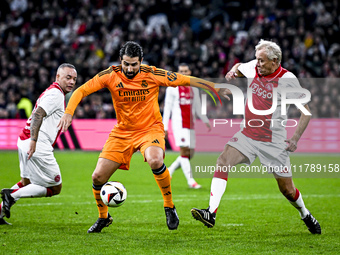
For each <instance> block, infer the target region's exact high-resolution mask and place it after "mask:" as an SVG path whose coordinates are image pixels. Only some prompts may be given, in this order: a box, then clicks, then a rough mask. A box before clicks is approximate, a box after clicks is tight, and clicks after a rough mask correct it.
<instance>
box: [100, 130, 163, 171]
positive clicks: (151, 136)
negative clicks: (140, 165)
mask: <svg viewBox="0 0 340 255" xmlns="http://www.w3.org/2000/svg"><path fill="white" fill-rule="evenodd" d="M164 136H165V134H164V129H163V126H162V125H155V126H153V127H151V128H148V129H144V130H138V131H126V130H121V129H117V128H114V129H113V130H112V131H111V133H110V135H109V138H108V139H107V140H106V143H105V145H104V147H103V150H102V152H101V153H100V155H99V157H100V158H106V159H109V160H112V161H115V162H117V163H120V164H121V166H120V167H119V169H124V170H129V167H130V160H131V157H132V155H133V153H135V152H136V151H138V150H140V152H141V153H142V155H143V157H144V151H145V150H146V148H148V147H150V146H157V147H160V148H162V149H163V151H165V139H164ZM144 161H146V160H145V157H144Z"/></svg>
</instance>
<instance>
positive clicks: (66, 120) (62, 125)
mask: <svg viewBox="0 0 340 255" xmlns="http://www.w3.org/2000/svg"><path fill="white" fill-rule="evenodd" d="M71 123H72V115H71V114H68V113H64V115H63V116H62V117H61V119H60V121H59V124H58V126H57V128H58V130H60V129H61V131H62V132H66V131H67V129H68V127H69V126H70V125H71Z"/></svg>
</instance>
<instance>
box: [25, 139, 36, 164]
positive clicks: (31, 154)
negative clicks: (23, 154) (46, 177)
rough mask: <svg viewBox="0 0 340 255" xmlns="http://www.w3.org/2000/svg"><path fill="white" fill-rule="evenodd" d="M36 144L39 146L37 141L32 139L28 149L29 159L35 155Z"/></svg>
mask: <svg viewBox="0 0 340 255" xmlns="http://www.w3.org/2000/svg"><path fill="white" fill-rule="evenodd" d="M36 146H37V142H36V141H33V140H31V142H30V146H29V148H28V151H27V155H28V157H27V159H28V160H29V159H30V158H31V157H32V156H33V153H34V152H35V147H36Z"/></svg>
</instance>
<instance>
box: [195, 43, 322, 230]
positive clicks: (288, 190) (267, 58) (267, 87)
mask: <svg viewBox="0 0 340 255" xmlns="http://www.w3.org/2000/svg"><path fill="white" fill-rule="evenodd" d="M255 50H256V53H255V56H256V60H253V61H250V62H248V63H238V64H236V65H234V66H233V67H232V69H231V70H230V71H229V72H228V73H227V74H226V79H227V80H228V81H230V80H231V79H234V78H236V77H243V76H245V77H246V78H248V89H251V91H252V101H253V106H254V108H255V109H257V110H268V109H271V106H272V100H273V99H272V97H273V88H277V91H278V97H277V108H276V110H275V111H274V112H273V113H272V114H268V115H256V114H254V113H252V111H251V110H250V109H249V103H247V104H246V107H245V116H244V123H245V124H244V127H243V129H241V130H240V131H239V132H238V133H236V134H235V135H234V136H233V137H232V138H231V139H230V140H229V142H228V143H227V145H226V146H225V148H224V151H223V152H222V153H221V155H220V156H219V158H218V159H217V168H219V167H223V166H224V167H233V166H235V165H237V164H241V163H244V164H251V163H253V162H254V160H255V158H256V157H259V159H260V162H261V164H262V165H264V166H266V167H267V168H268V169H270V168H272V169H275V170H276V171H274V172H273V174H274V177H275V179H276V181H277V183H278V186H279V189H280V191H281V193H282V194H283V195H284V196H285V197H286V198H287V199H288V201H289V202H290V203H291V204H292V205H293V206H294V207H295V208H296V209H297V210H298V212H299V214H300V216H301V219H302V220H303V221H304V223H305V224H306V226H307V227H308V229H309V231H310V232H311V233H312V234H321V227H320V224H319V223H318V221H317V220H316V219H315V218H314V217H313V215H312V214H311V213H310V212H309V211H308V210H307V208H306V206H305V204H304V202H303V199H302V195H301V193H300V192H299V190H298V189H297V188H295V186H294V183H293V180H292V173H291V171H290V159H289V153H290V152H294V151H295V150H296V149H297V142H298V141H299V139H300V137H301V136H302V134H303V132H304V130H305V129H306V127H307V125H308V122H309V120H310V115H307V114H306V115H305V114H304V113H303V111H302V110H300V112H301V116H300V119H299V122H298V124H297V128H296V130H295V133H294V134H293V136H292V137H291V138H289V139H287V134H286V131H285V127H284V126H282V125H281V123H282V122H281V121H282V120H285V119H286V116H285V115H281V94H280V91H283V90H286V91H289V89H292V88H301V86H300V84H299V81H298V80H297V78H296V76H295V75H294V74H293V73H291V72H289V71H288V70H286V69H284V68H282V67H281V64H280V63H281V58H282V52H281V49H280V47H279V46H278V45H277V44H276V43H274V42H271V41H265V40H260V42H259V43H258V45H257V46H256V47H255ZM288 88H289V89H288ZM220 93H222V94H223V91H221V92H220ZM302 97H303V93H298V92H295V93H287V98H288V99H298V98H302ZM304 107H305V108H306V110H307V111H308V112H310V110H309V107H308V105H307V104H305V105H304ZM302 109H303V108H302ZM303 110H304V111H305V109H303ZM267 120H275V124H276V125H275V124H274V125H272V122H271V121H267ZM276 120H279V121H276ZM249 121H250V122H249ZM256 122H257V123H256ZM249 123H251V124H249ZM277 123H280V124H277ZM261 124H263V125H262V126H261ZM220 169H222V168H220ZM227 179H228V172H227V171H225V172H223V171H216V172H215V173H214V177H213V179H212V182H211V193H210V201H209V207H208V209H202V210H200V209H196V208H193V209H191V213H192V215H193V217H194V218H195V219H196V220H199V221H201V222H202V223H203V224H204V225H206V226H207V227H213V226H214V225H215V218H216V212H217V209H218V206H219V204H220V201H221V198H222V195H223V194H224V192H225V190H226V186H227Z"/></svg>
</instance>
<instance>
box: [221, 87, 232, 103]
mask: <svg viewBox="0 0 340 255" xmlns="http://www.w3.org/2000/svg"><path fill="white" fill-rule="evenodd" d="M218 93H219V94H220V95H221V96H223V97H224V98H226V99H227V100H228V101H230V97H229V96H228V95H231V91H230V90H229V89H227V88H220V90H219V91H218Z"/></svg>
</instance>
